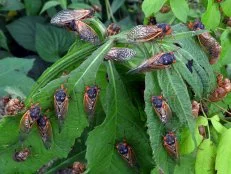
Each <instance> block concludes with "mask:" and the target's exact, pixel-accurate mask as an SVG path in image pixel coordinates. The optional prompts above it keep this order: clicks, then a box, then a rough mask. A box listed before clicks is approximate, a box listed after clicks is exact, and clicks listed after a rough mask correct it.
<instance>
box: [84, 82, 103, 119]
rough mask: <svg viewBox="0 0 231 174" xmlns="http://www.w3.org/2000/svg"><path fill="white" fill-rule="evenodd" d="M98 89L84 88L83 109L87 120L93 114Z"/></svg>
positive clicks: (92, 87)
mask: <svg viewBox="0 0 231 174" xmlns="http://www.w3.org/2000/svg"><path fill="white" fill-rule="evenodd" d="M99 92H100V88H98V87H97V86H96V85H94V86H86V88H85V93H84V109H85V112H86V113H87V114H88V116H89V118H91V117H93V115H94V112H95V106H96V102H97V99H98V96H99Z"/></svg>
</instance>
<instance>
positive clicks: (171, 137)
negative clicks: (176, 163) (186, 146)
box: [163, 132, 179, 160]
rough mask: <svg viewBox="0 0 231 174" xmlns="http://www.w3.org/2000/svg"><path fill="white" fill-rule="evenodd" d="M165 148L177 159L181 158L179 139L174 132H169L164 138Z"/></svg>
mask: <svg viewBox="0 0 231 174" xmlns="http://www.w3.org/2000/svg"><path fill="white" fill-rule="evenodd" d="M163 144H164V148H165V149H166V151H167V153H168V154H169V155H170V156H171V157H173V158H174V159H175V160H178V159H179V150H178V141H177V138H176V135H175V134H174V133H173V132H169V133H167V134H166V135H165V136H164V139H163Z"/></svg>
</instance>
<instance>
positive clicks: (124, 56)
mask: <svg viewBox="0 0 231 174" xmlns="http://www.w3.org/2000/svg"><path fill="white" fill-rule="evenodd" d="M135 54H136V52H135V51H134V50H133V49H130V48H118V47H113V48H111V49H110V51H109V52H108V53H107V54H106V56H105V60H115V61H124V60H129V59H131V58H132V57H133V56H135Z"/></svg>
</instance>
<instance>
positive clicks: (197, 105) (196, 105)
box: [192, 100, 200, 118]
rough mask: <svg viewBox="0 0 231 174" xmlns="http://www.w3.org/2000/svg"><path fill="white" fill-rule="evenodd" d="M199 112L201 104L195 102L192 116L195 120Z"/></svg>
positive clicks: (193, 102)
mask: <svg viewBox="0 0 231 174" xmlns="http://www.w3.org/2000/svg"><path fill="white" fill-rule="evenodd" d="M199 110H200V103H198V102H197V101H195V100H193V101H192V115H193V116H194V118H197V117H198V114H199Z"/></svg>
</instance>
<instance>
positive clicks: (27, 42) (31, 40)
mask: <svg viewBox="0 0 231 174" xmlns="http://www.w3.org/2000/svg"><path fill="white" fill-rule="evenodd" d="M36 23H40V24H41V23H44V19H43V18H42V17H37V16H34V17H33V16H25V17H22V18H19V19H18V20H15V21H14V22H12V23H11V24H9V25H7V26H6V27H7V29H8V30H9V32H10V34H11V35H12V37H13V38H14V39H15V40H16V41H17V43H18V44H19V45H21V46H22V47H24V48H25V49H28V50H31V51H36V49H35V33H36Z"/></svg>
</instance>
